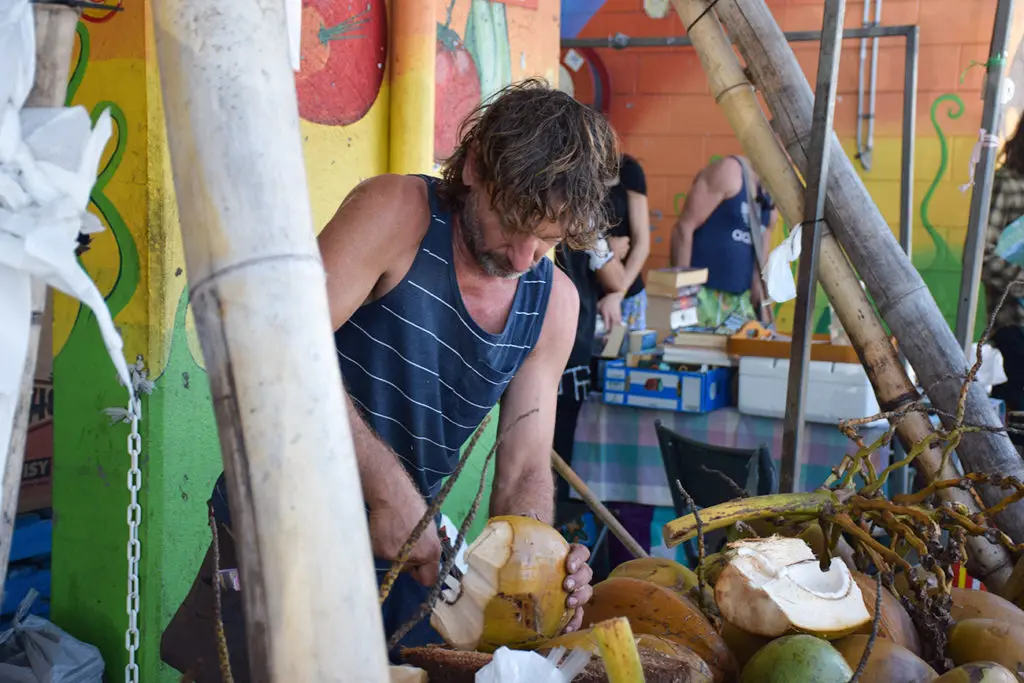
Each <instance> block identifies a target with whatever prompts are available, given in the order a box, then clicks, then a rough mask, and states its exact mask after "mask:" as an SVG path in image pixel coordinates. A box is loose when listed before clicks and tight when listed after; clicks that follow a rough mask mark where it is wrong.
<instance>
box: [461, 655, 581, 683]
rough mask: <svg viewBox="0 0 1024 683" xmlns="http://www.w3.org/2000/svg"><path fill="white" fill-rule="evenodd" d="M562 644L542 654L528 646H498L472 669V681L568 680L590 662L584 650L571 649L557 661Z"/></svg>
mask: <svg viewBox="0 0 1024 683" xmlns="http://www.w3.org/2000/svg"><path fill="white" fill-rule="evenodd" d="M564 654H565V648H564V647H556V648H554V649H553V650H551V652H550V653H548V656H547V657H546V658H545V657H543V656H541V655H539V654H537V653H536V652H532V651H530V650H510V649H508V648H507V647H499V648H498V649H497V650H496V651H495V653H494V657H493V658H492V659H491V661H490V662H488V663H487V664H486V665H485V666H484V667H482V668H481V669H480V670H479V671H477V672H476V679H475V681H476V683H571V681H572V679H574V678H576V676H577V675H578V674H579V673H580V672H581V671H583V669H584V667H586V666H587V663H588V662H590V656H591V655H590V653H589V652H587V651H586V650H582V649H575V650H573V651H572V652H571V653H570V654H569V656H568V657H566V659H565V661H563V662H561V664H559V661H561V659H562V655H564Z"/></svg>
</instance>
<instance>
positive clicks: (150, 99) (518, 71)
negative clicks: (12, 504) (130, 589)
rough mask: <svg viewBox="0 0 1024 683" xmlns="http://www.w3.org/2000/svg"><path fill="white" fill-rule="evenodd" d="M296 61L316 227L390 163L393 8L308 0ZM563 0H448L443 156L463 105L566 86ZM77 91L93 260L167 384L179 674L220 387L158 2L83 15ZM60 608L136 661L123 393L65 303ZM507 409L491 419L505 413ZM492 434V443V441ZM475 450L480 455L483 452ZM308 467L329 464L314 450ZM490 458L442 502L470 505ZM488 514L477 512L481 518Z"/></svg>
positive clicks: (169, 544) (148, 464) (164, 445)
mask: <svg viewBox="0 0 1024 683" xmlns="http://www.w3.org/2000/svg"><path fill="white" fill-rule="evenodd" d="M302 8H303V9H302V13H303V14H302V16H303V31H302V62H301V64H302V68H301V70H300V72H299V73H297V74H296V92H297V95H298V105H299V114H300V117H301V122H300V133H301V136H302V143H303V147H304V150H305V160H306V167H307V174H308V178H309V194H310V201H311V204H312V209H313V216H314V223H315V226H316V229H317V230H318V231H319V229H320V228H321V227H322V226H323V225H324V224H325V223H326V222H327V221H328V220H329V219H330V217H331V216H332V215H333V213H334V212H335V211H336V209H337V207H338V205H339V204H340V203H341V201H342V199H343V198H344V197H345V195H346V194H347V193H348V191H349V190H350V189H351V188H352V187H354V186H355V185H356V184H357V183H358V182H359V181H360V180H362V179H364V178H367V177H370V176H373V175H377V174H380V173H384V172H386V171H387V158H388V139H387V127H388V105H389V97H388V67H387V64H388V6H387V3H386V2H385V0H303V2H302ZM558 21H559V5H558V1H557V0H491V1H488V0H444V1H443V2H441V1H439V2H438V17H437V39H438V42H437V58H436V65H435V67H436V77H437V114H438V115H437V126H436V137H435V142H436V145H437V149H438V155H437V156H438V158H439V159H440V158H441V157H442V156H443V155H444V154H445V153H447V152H449V151H450V150H451V148H452V146H453V145H454V141H455V135H456V131H457V125H458V122H459V120H460V118H461V116H462V115H464V114H465V113H466V112H468V111H469V110H470V109H472V108H473V107H474V106H476V104H478V103H479V102H480V101H481V100H482V98H485V97H486V96H487V95H489V94H490V93H492V92H494V91H495V90H497V89H498V88H500V87H501V86H503V85H506V84H508V83H511V82H512V81H513V80H516V79H519V78H522V77H524V76H528V75H540V76H544V77H546V78H548V79H549V80H552V81H554V80H555V75H556V74H557V64H558V50H559V48H558V36H559V26H558ZM72 67H73V68H72V75H71V79H70V84H69V88H68V102H69V103H70V104H76V105H82V106H84V107H86V108H87V109H89V110H90V111H91V112H92V113H93V116H94V118H95V116H96V115H98V113H99V112H100V111H102V110H103V109H104V108H109V109H110V111H111V113H112V115H113V120H114V122H115V133H114V135H113V137H112V140H111V141H110V143H109V144H108V147H107V149H106V152H105V156H104V159H103V161H102V162H101V171H100V173H99V177H98V180H97V183H96V186H95V189H94V190H93V194H92V203H91V206H90V208H91V210H92V211H93V212H94V213H95V214H96V215H97V216H98V217H99V218H100V219H101V221H102V222H103V224H104V227H105V228H106V230H105V231H104V232H103V233H100V234H98V235H95V236H94V238H95V239H94V240H93V242H92V244H91V245H90V248H89V249H88V251H86V252H85V253H84V254H82V256H81V262H82V264H83V266H84V267H85V269H86V270H87V271H88V272H89V273H90V275H91V276H92V277H93V278H94V280H95V281H96V283H97V285H98V286H99V288H100V291H101V292H103V293H104V295H105V297H106V300H107V305H108V306H109V308H110V310H111V313H112V314H113V316H114V320H115V323H116V324H117V325H118V327H119V328H120V330H121V334H122V336H123V338H124V341H125V353H126V355H127V357H128V358H129V359H135V358H136V357H137V356H141V357H142V360H143V361H144V363H145V367H146V372H147V374H148V377H149V378H150V379H152V380H154V381H155V387H154V390H153V392H152V393H151V394H150V395H149V396H146V397H145V398H144V399H143V412H144V416H143V422H142V426H141V431H142V437H143V455H142V460H141V467H142V473H143V474H142V490H141V493H140V501H141V505H142V508H143V520H142V530H141V543H142V567H141V572H140V579H141V610H140V617H139V620H140V621H139V623H140V631H141V639H140V644H141V651H140V659H139V661H140V666H141V672H142V678H144V679H145V680H162V681H176V680H177V677H176V676H175V675H174V674H173V672H171V671H170V670H169V669H167V667H164V666H163V665H162V664H160V663H159V656H158V651H159V638H160V633H161V632H162V629H163V628H164V627H165V625H166V624H167V622H168V621H169V620H170V617H171V616H172V614H173V611H174V610H175V609H176V608H177V606H178V605H179V604H180V602H181V600H182V599H183V597H184V595H185V594H186V592H187V591H188V588H189V585H190V584H191V581H192V579H193V577H194V575H195V572H196V569H197V568H198V565H199V562H200V560H201V557H202V555H203V553H204V552H205V551H206V548H207V545H208V543H209V539H210V534H209V530H208V528H207V520H206V501H207V499H208V496H209V492H210V490H211V487H212V484H213V481H214V480H215V478H216V476H217V475H218V473H219V472H220V469H221V465H220V451H219V446H218V441H217V431H216V427H215V424H214V418H213V411H212V409H211V405H210V391H209V384H208V381H207V378H206V371H205V368H204V364H203V359H202V354H201V351H200V348H199V344H198V339H197V337H196V333H195V327H194V321H193V319H192V314H191V309H190V307H189V300H188V288H187V279H186V274H185V262H184V254H183V249H182V244H181V237H180V232H179V229H178V215H177V209H176V204H175V197H174V188H173V183H172V181H171V173H170V163H169V159H168V157H167V152H166V150H167V145H166V131H165V128H164V121H163V110H162V103H161V98H160V86H159V77H158V72H157V67H156V60H155V45H154V42H153V30H152V19H151V15H150V7H149V3H148V2H135V3H125V9H124V11H123V12H119V13H112V12H105V11H102V10H100V11H97V10H86V11H85V14H84V16H83V19H82V21H81V22H80V23H79V25H78V31H77V36H76V48H75V54H74V58H73V65H72ZM53 354H54V370H53V373H54V390H53V392H52V401H53V414H54V416H55V417H54V421H53V422H54V447H53V472H54V477H53V504H54V512H55V518H56V524H55V532H54V550H53V572H54V574H53V587H52V593H53V597H52V617H53V619H54V621H55V622H56V623H57V624H58V625H60V626H62V627H63V628H65V629H67V630H68V631H70V632H71V633H73V634H74V635H76V636H77V637H79V638H82V639H84V640H86V641H88V642H91V643H94V644H96V645H97V646H98V647H99V648H100V649H101V651H102V653H103V655H104V659H105V661H106V665H107V670H108V674H109V675H110V676H111V677H117V676H120V672H121V671H122V670H123V668H124V666H125V664H126V663H127V653H126V651H125V633H124V631H125V628H126V626H127V616H126V613H125V598H126V593H127V585H128V581H127V563H126V548H125V545H126V541H127V535H128V528H127V525H126V521H125V520H126V506H127V502H128V492H127V489H126V485H125V480H126V476H127V467H128V462H129V461H128V454H127V449H126V444H125V437H126V435H127V426H126V425H124V424H123V423H117V422H115V421H114V420H115V419H116V418H114V419H112V418H111V417H109V415H108V414H107V413H105V412H104V409H107V408H117V407H120V404H121V403H122V402H123V397H124V390H123V388H122V387H120V386H119V385H118V383H117V380H116V377H115V374H114V372H113V371H112V370H111V368H110V364H109V360H107V359H106V357H105V352H104V350H103V346H102V342H101V340H100V336H99V334H98V331H97V328H96V324H95V320H94V319H93V317H92V315H91V314H90V313H89V311H88V309H83V308H81V307H80V306H79V305H78V304H77V302H75V301H73V300H71V299H68V298H66V297H62V296H59V295H58V297H57V298H56V301H55V304H54V330H53ZM493 423H496V420H492V424H493ZM490 431H491V435H490V438H489V439H488V438H486V437H485V438H484V439H482V440H481V447H486V444H487V443H488V442H493V428H492V429H491V430H490ZM477 460H478V459H477V458H476V457H474V458H473V462H476V461H477ZM294 466H295V467H299V468H305V469H309V470H310V476H315V471H314V470H313V468H312V466H311V465H310V464H309V463H295V464H294ZM479 472H480V468H479V465H476V467H475V471H474V467H473V463H471V465H470V466H469V467H468V468H467V470H466V472H465V473H464V479H463V481H461V482H460V485H459V486H457V487H456V491H454V492H453V494H452V496H451V497H450V502H449V504H448V505H447V506H446V512H447V513H448V514H449V516H450V517H452V518H453V519H455V520H456V521H458V520H460V519H461V518H462V516H464V515H465V512H466V510H467V509H468V507H469V500H471V498H472V496H473V495H474V494H475V489H476V483H475V482H478V481H479V476H478V475H479ZM481 522H482V520H479V521H478V523H477V528H478V527H479V524H480V523H481Z"/></svg>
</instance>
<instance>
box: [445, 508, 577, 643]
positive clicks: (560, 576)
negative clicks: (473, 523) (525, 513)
mask: <svg viewBox="0 0 1024 683" xmlns="http://www.w3.org/2000/svg"><path fill="white" fill-rule="evenodd" d="M568 555H569V544H568V543H567V542H566V540H565V539H564V538H562V535H561V534H560V533H558V531H557V530H555V529H554V528H553V527H551V526H549V525H547V524H544V523H542V522H538V521H537V520H535V519H532V518H530V517H517V516H503V517H494V518H492V519H491V520H490V521H488V523H487V526H486V527H484V530H483V531H482V532H481V533H480V536H479V537H478V538H477V539H476V540H475V541H474V542H473V544H472V545H470V547H469V548H467V549H466V565H467V571H466V572H465V575H464V576H463V578H462V581H461V590H460V592H459V594H458V596H457V597H456V598H455V600H454V601H452V602H448V601H446V600H438V603H437V605H436V606H435V607H434V613H433V615H432V616H431V618H430V624H431V625H432V626H433V627H434V628H435V629H436V630H437V632H438V633H439V634H440V635H441V637H442V638H444V640H445V642H447V643H448V644H449V645H451V646H453V647H455V648H457V649H459V650H480V651H482V652H493V651H494V650H496V649H498V648H499V647H502V646H506V647H509V648H513V649H514V648H525V647H530V646H533V645H537V644H539V643H542V642H544V641H546V640H549V639H551V638H553V637H555V636H556V635H558V634H559V633H561V632H562V630H563V629H564V628H565V626H566V624H568V623H569V620H570V619H571V618H572V610H570V609H569V608H568V606H567V605H566V600H567V599H568V597H569V595H568V593H567V592H566V590H565V586H564V584H565V578H566V573H567V572H566V567H565V561H566V558H567V557H568Z"/></svg>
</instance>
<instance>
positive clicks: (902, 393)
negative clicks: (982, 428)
mask: <svg viewBox="0 0 1024 683" xmlns="http://www.w3.org/2000/svg"><path fill="white" fill-rule="evenodd" d="M672 4H673V6H674V7H675V9H676V11H677V12H678V13H679V17H680V19H682V21H683V24H684V25H685V26H691V25H692V28H691V29H690V31H689V36H690V39H691V40H692V41H693V46H694V48H695V49H696V51H697V55H698V57H699V58H700V60H701V64H702V65H703V67H704V70H705V72H706V73H707V75H708V81H709V85H710V88H711V92H712V94H713V95H714V97H715V100H716V101H717V102H718V103H719V104H720V105H721V107H722V111H723V113H724V114H725V116H726V118H727V119H728V120H729V123H730V125H731V126H732V128H733V130H734V131H735V132H736V136H737V138H738V139H739V141H740V144H741V145H742V146H743V150H744V153H745V154H746V155H747V156H748V157H749V158H750V161H751V163H752V164H753V166H754V169H755V170H756V171H757V173H758V175H759V176H760V178H761V180H762V182H764V184H765V185H766V186H767V187H768V191H769V192H770V193H771V195H772V198H773V199H774V200H775V204H776V206H778V207H779V211H780V212H781V213H782V215H783V216H784V217H785V219H786V220H787V221H788V222H789V223H790V224H791V225H796V224H798V223H800V222H801V221H802V220H803V216H804V195H803V185H802V183H801V181H800V179H799V178H798V177H797V174H796V171H795V169H794V168H793V166H792V165H791V163H790V161H789V158H788V157H787V156H786V153H785V152H784V151H783V149H782V147H781V146H780V145H779V142H778V140H777V139H776V138H775V135H774V133H773V132H772V128H771V125H770V124H769V123H768V120H767V119H766V118H765V115H764V112H762V111H761V107H760V105H759V104H758V102H757V98H756V97H755V95H754V90H753V87H752V86H751V85H750V83H749V81H748V80H747V77H746V75H745V74H744V71H743V69H742V68H741V67H740V64H739V61H738V60H737V58H736V54H735V53H734V52H733V49H732V45H731V44H730V42H729V38H728V37H727V36H726V35H725V32H724V30H723V29H722V25H721V23H720V22H719V20H718V17H717V16H716V15H715V13H714V12H713V11H711V12H708V13H707V14H706V15H704V16H703V17H701V14H702V13H703V12H704V4H703V2H702V0H672ZM698 17H701V19H700V21H697V18H698ZM695 21H697V23H696V24H694V22H695ZM832 161H834V160H832ZM834 182H835V181H834V180H831V181H830V182H829V187H830V188H832V189H833V190H834V185H833V183H834ZM829 225H830V223H828V222H826V225H823V226H822V233H821V238H820V239H821V252H820V254H819V263H818V281H819V282H820V283H821V286H822V288H823V289H824V290H825V294H826V295H827V296H828V299H829V302H830V303H831V304H832V308H833V310H834V311H835V313H836V315H837V316H838V317H839V320H840V322H841V323H842V324H843V328H844V329H845V330H846V331H847V334H849V336H850V342H851V343H852V344H853V347H854V348H855V349H856V351H857V355H858V357H859V358H860V360H861V363H862V364H863V366H864V370H865V372H866V373H867V376H868V379H869V381H870V382H871V386H872V387H873V388H874V390H875V394H876V395H877V396H878V402H879V405H880V406H882V408H883V410H895V409H898V408H900V407H902V406H905V405H907V404H908V403H910V402H912V401H914V400H916V399H917V398H918V393H917V389H916V388H915V387H914V384H913V383H912V382H911V381H910V378H909V377H908V376H907V372H906V370H905V368H904V367H903V364H902V363H901V362H900V358H899V354H898V353H897V352H896V350H895V348H894V347H893V345H892V343H891V342H890V340H889V338H888V336H887V335H886V333H885V330H884V328H883V327H882V324H881V322H880V321H879V319H878V316H877V315H875V312H874V310H873V309H872V307H871V304H870V303H869V301H868V299H867V296H866V295H865V294H864V290H863V289H862V288H861V285H860V281H859V280H858V279H857V276H856V274H855V273H854V271H853V268H852V267H851V266H850V263H849V262H848V261H847V260H846V256H845V255H844V253H843V250H842V249H841V248H840V246H839V243H838V242H837V241H836V239H835V236H834V235H833V234H832V231H831V230H830V229H829ZM894 422H895V426H896V430H897V432H896V433H897V435H898V437H899V438H900V440H901V442H902V443H903V444H904V445H905V446H908V447H909V446H911V445H913V444H916V443H918V442H920V441H921V440H923V439H925V438H927V437H928V436H929V435H930V434H931V433H932V432H933V429H932V425H931V422H930V421H929V420H928V418H927V417H926V416H924V415H922V414H920V413H916V412H914V413H909V414H908V415H906V417H904V418H903V419H902V420H898V421H894ZM941 464H942V453H941V451H940V450H939V449H938V448H930V449H928V450H927V451H925V452H924V453H922V454H921V455H920V456H918V459H917V461H916V465H917V466H918V467H920V468H921V469H922V470H923V471H924V472H925V474H926V475H927V476H929V478H935V477H938V478H954V477H956V476H957V475H956V472H955V470H954V469H953V467H952V465H951V464H949V463H947V464H946V467H945V469H943V470H941V471H940V470H939V467H940V466H941ZM941 495H942V496H943V497H944V498H943V499H944V500H950V501H956V502H959V503H962V504H964V505H966V506H967V507H968V509H970V510H971V511H972V512H976V511H977V505H976V504H975V502H974V500H973V498H972V497H971V496H970V494H969V493H968V492H966V491H961V490H960V489H956V488H951V489H945V490H944V491H943V492H942V494H941ZM969 543H970V550H971V557H972V560H973V561H974V562H975V563H976V564H977V566H978V568H977V569H974V567H973V565H972V569H974V571H976V574H975V575H976V576H977V577H978V578H979V579H982V580H988V581H989V582H990V583H993V585H1002V582H1005V580H1006V578H1007V577H1008V576H1009V572H1010V571H1011V570H1012V566H1011V564H1010V558H1009V555H1008V554H1007V553H1006V551H1005V549H1003V548H1002V547H1001V546H997V545H993V544H990V543H988V542H987V541H985V540H983V539H971V540H970V541H969ZM982 577H985V578H982Z"/></svg>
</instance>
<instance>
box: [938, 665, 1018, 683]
mask: <svg viewBox="0 0 1024 683" xmlns="http://www.w3.org/2000/svg"><path fill="white" fill-rule="evenodd" d="M932 683H1020V679H1019V678H1017V676H1015V675H1014V674H1013V673H1012V672H1011V671H1010V670H1009V669H1007V668H1006V667H1005V666H1002V665H1001V664H996V663H995V662H971V663H970V664H964V665H963V666H958V667H957V668H955V669H950V670H949V671H947V672H946V673H944V674H942V675H941V676H939V677H938V678H936V679H935V680H934V681H933V682H932Z"/></svg>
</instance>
